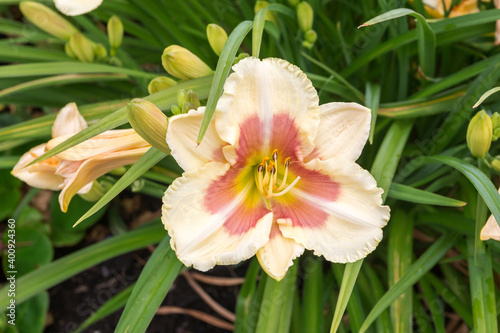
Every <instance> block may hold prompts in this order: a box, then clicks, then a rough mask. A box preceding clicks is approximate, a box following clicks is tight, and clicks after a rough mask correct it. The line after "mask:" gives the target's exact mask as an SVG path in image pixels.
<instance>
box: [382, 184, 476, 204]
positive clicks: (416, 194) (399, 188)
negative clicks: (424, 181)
mask: <svg viewBox="0 0 500 333" xmlns="http://www.w3.org/2000/svg"><path fill="white" fill-rule="evenodd" d="M389 197H391V198H393V199H398V200H403V201H408V202H414V203H420V204H425V205H435V206H448V207H462V206H465V205H466V204H467V203H466V202H463V201H460V200H456V199H452V198H447V197H444V196H442V195H439V194H436V193H432V192H427V191H424V190H419V189H418V188H414V187H411V186H407V185H404V184H398V183H392V185H391V189H390V190H389Z"/></svg>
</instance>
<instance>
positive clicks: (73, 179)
mask: <svg viewBox="0 0 500 333" xmlns="http://www.w3.org/2000/svg"><path fill="white" fill-rule="evenodd" d="M149 148H150V147H143V148H136V149H129V150H126V151H118V152H111V153H108V154H105V155H103V156H97V157H94V158H90V159H88V160H85V161H84V162H83V163H81V165H80V166H79V167H78V169H77V170H76V172H75V173H74V174H73V175H71V176H70V178H66V179H65V182H64V184H63V190H62V191H61V194H60V195H59V205H60V206H61V210H62V211H63V212H66V210H67V209H68V205H69V202H70V201H71V199H72V198H73V196H74V195H75V194H77V193H78V192H79V191H80V190H82V188H83V187H84V186H86V185H88V184H91V183H92V182H93V181H94V180H95V179H97V178H98V177H100V176H102V175H104V174H106V173H108V172H109V171H111V170H114V169H116V168H119V167H121V166H124V165H129V164H133V163H135V162H137V160H138V159H139V158H141V156H142V155H144V154H145V153H146V151H148V149H149Z"/></svg>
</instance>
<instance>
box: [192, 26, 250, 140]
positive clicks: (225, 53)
mask: <svg viewBox="0 0 500 333" xmlns="http://www.w3.org/2000/svg"><path fill="white" fill-rule="evenodd" d="M252 25H253V23H252V21H243V22H241V23H240V24H238V26H237V27H236V28H234V30H233V32H231V34H230V35H229V37H228V39H227V42H226V44H225V45H224V48H223V49H222V53H221V55H220V57H219V62H218V63H217V68H216V69H215V74H214V77H213V81H212V87H211V88H210V93H209V95H208V101H207V108H206V109H205V114H204V115H203V121H202V122H201V126H200V132H199V133H198V139H197V142H198V143H200V142H201V140H202V139H203V136H205V132H206V131H207V129H208V125H209V124H210V121H211V120H212V117H213V115H214V112H215V107H216V106H217V101H218V100H219V98H220V96H221V95H222V89H224V83H225V82H226V79H227V77H228V76H229V72H230V71H231V65H232V63H233V59H234V56H235V55H236V52H237V51H238V49H239V48H240V45H241V43H242V42H243V39H244V38H245V36H246V35H247V34H248V32H249V31H250V29H252Z"/></svg>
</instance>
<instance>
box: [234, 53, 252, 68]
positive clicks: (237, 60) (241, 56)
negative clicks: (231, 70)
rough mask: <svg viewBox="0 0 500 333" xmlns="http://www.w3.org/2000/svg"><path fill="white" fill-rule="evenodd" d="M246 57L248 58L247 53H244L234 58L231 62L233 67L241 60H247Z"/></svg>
mask: <svg viewBox="0 0 500 333" xmlns="http://www.w3.org/2000/svg"><path fill="white" fill-rule="evenodd" d="M248 57H250V55H249V54H248V53H245V52H242V53H240V54H238V56H237V57H236V58H234V60H233V65H236V64H237V63H239V62H240V61H241V60H243V59H245V58H248Z"/></svg>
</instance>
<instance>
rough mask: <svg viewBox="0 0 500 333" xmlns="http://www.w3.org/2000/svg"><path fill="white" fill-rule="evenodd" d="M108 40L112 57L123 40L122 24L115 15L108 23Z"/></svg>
mask: <svg viewBox="0 0 500 333" xmlns="http://www.w3.org/2000/svg"><path fill="white" fill-rule="evenodd" d="M108 39H109V45H110V46H111V55H112V56H114V55H116V50H117V49H118V48H119V47H120V45H122V40H123V23H122V21H121V20H120V18H119V17H118V16H116V15H113V16H112V17H111V18H110V19H109V21H108Z"/></svg>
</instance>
